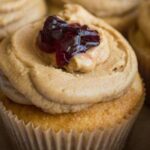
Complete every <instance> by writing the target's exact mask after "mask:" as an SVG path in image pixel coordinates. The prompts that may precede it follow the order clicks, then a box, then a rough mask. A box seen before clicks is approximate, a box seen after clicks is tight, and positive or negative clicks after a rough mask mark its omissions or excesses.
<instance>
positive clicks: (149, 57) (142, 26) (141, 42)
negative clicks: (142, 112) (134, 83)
mask: <svg viewBox="0 0 150 150" xmlns="http://www.w3.org/2000/svg"><path fill="white" fill-rule="evenodd" d="M139 10H140V12H139V17H138V20H137V24H135V25H134V26H133V27H132V28H131V29H130V30H129V41H130V43H131V45H132V46H133V48H134V50H135V52H136V54H137V57H138V60H139V67H140V71H141V73H142V75H143V78H144V79H145V82H146V87H147V97H148V98H147V102H148V103H149V104H150V1H146V0H145V1H144V2H143V3H142V4H141V6H140V9H139Z"/></svg>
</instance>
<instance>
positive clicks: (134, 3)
mask: <svg viewBox="0 0 150 150" xmlns="http://www.w3.org/2000/svg"><path fill="white" fill-rule="evenodd" d="M65 3H77V4H80V5H82V6H83V7H85V8H86V9H87V10H89V11H90V12H91V13H92V14H94V15H95V16H97V17H100V18H102V19H104V20H105V21H106V22H107V23H109V24H110V25H112V26H113V27H115V28H116V29H118V30H119V31H121V32H125V31H127V29H128V27H129V26H130V25H131V24H132V23H133V22H134V21H135V18H136V16H137V12H138V5H139V3H140V0H121V1H120V0H92V1H89V0H49V6H50V7H49V10H50V13H53V12H56V11H58V10H59V9H61V8H62V6H63V4H65Z"/></svg>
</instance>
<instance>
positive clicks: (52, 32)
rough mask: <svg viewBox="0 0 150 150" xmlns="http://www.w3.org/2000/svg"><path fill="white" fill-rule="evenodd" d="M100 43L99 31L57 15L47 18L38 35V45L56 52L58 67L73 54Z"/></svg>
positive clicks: (50, 51)
mask: <svg viewBox="0 0 150 150" xmlns="http://www.w3.org/2000/svg"><path fill="white" fill-rule="evenodd" d="M99 44H100V37H99V34H98V32H97V31H95V30H91V29H89V28H88V26H86V25H82V26H81V25H80V24H78V23H72V24H68V23H67V22H65V21H63V20H61V19H60V18H58V17H57V16H50V17H48V18H47V19H46V21H45V23H44V27H43V29H42V30H41V31H40V33H39V37H38V46H39V48H40V49H41V50H42V51H44V52H46V53H56V61H57V65H58V67H63V66H64V65H66V64H68V63H69V61H70V59H71V58H72V57H73V56H75V55H77V54H80V53H85V52H86V51H87V50H88V49H90V48H92V47H96V46H98V45H99Z"/></svg>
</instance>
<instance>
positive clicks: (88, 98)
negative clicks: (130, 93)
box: [0, 5, 137, 113]
mask: <svg viewBox="0 0 150 150" xmlns="http://www.w3.org/2000/svg"><path fill="white" fill-rule="evenodd" d="M59 16H60V17H61V18H63V19H64V20H66V21H68V22H77V23H80V24H81V25H82V24H86V25H88V26H89V27H91V28H93V29H95V30H97V31H98V32H99V34H100V35H101V38H102V43H101V44H100V45H101V47H96V48H94V49H91V50H89V51H87V53H85V54H80V55H76V57H74V58H73V60H74V61H75V64H77V65H76V66H75V67H74V66H72V68H71V67H70V68H71V69H73V70H79V69H80V70H81V72H82V70H86V68H85V65H82V64H83V63H84V62H82V61H83V60H81V57H84V56H85V55H91V56H92V55H93V56H94V57H93V58H94V59H92V61H91V62H92V64H96V65H94V67H92V69H91V68H90V69H89V68H88V67H87V68H88V69H87V70H90V71H83V72H84V73H77V72H73V73H70V72H71V71H69V72H67V71H64V70H62V69H58V68H55V67H54V66H53V65H52V64H51V63H49V62H48V61H47V60H49V57H48V59H47V56H45V55H44V54H43V55H39V53H40V54H41V51H40V49H39V48H38V47H37V45H36V38H37V34H38V32H39V30H40V29H41V27H42V24H43V21H42V22H38V23H34V24H31V25H28V26H26V27H24V28H22V29H20V30H19V31H17V32H16V33H15V34H14V35H13V36H12V37H11V38H10V39H6V40H5V41H4V42H2V44H1V46H0V59H1V60H2V61H0V69H1V71H2V72H3V74H4V75H5V76H6V77H7V78H8V79H6V78H5V79H4V78H3V79H2V75H1V80H3V81H7V82H9V83H10V84H7V85H9V87H11V88H12V89H13V90H16V91H17V93H19V94H20V95H21V96H23V97H24V99H23V98H22V101H20V102H19V101H18V100H16V102H19V103H23V104H31V105H35V106H37V107H39V108H41V109H42V110H43V111H45V112H48V113H67V112H76V111H79V110H81V109H83V108H86V107H89V106H91V105H93V104H95V103H99V102H104V101H109V100H113V99H115V98H117V97H119V96H121V95H122V94H123V93H124V92H126V90H127V89H128V88H129V87H130V86H131V84H132V81H133V79H134V77H135V75H136V73H137V60H136V57H135V54H134V52H133V51H132V48H131V47H130V46H129V45H128V43H127V42H126V40H124V38H123V37H122V36H121V35H120V34H119V33H118V32H117V31H115V30H114V29H113V28H111V27H110V26H109V25H107V24H106V23H105V22H103V21H102V20H100V19H97V18H95V17H93V16H92V15H91V14H89V13H88V12H87V11H86V10H84V9H83V8H82V7H80V6H78V5H67V6H66V8H65V10H64V11H62V12H61V13H60V14H59ZM97 55H98V56H97ZM41 56H42V57H41ZM96 56H97V57H98V58H97V59H95V58H96ZM77 57H78V58H77ZM85 60H86V61H87V60H88V59H87V58H86V57H85ZM94 61H96V63H95V62H94ZM71 63H72V61H71V62H70V64H69V65H71ZM78 65H79V66H82V67H79V68H78V67H77V66H78ZM70 68H69V66H68V69H70ZM0 84H1V88H2V90H3V88H4V87H5V86H4V83H2V82H0ZM3 91H4V92H5V93H6V95H8V96H9V94H7V91H6V90H3ZM26 99H27V101H26ZM12 100H14V101H15V99H12ZM20 100H21V99H20Z"/></svg>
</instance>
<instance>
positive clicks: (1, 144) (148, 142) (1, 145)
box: [0, 106, 150, 150]
mask: <svg viewBox="0 0 150 150" xmlns="http://www.w3.org/2000/svg"><path fill="white" fill-rule="evenodd" d="M0 150H14V149H13V148H12V146H11V143H10V141H9V138H8V137H7V136H6V134H5V128H4V127H3V125H2V122H1V120H0ZM125 150H150V107H149V108H148V107H147V106H145V107H144V108H143V109H142V111H141V113H140V116H139V118H138V120H137V121H136V123H135V125H134V127H133V129H132V131H131V133H130V135H129V138H128V141H127V144H126V146H125Z"/></svg>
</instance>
